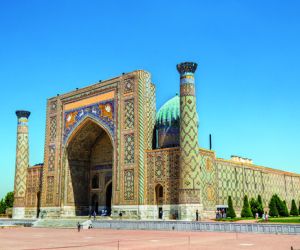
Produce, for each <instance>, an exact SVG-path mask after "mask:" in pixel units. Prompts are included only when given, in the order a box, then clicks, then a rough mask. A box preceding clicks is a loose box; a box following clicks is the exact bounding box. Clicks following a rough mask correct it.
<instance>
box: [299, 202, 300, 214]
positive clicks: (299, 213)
mask: <svg viewBox="0 0 300 250" xmlns="http://www.w3.org/2000/svg"><path fill="white" fill-rule="evenodd" d="M299 214H300V201H299Z"/></svg>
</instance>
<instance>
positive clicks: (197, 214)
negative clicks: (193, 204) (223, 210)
mask: <svg viewBox="0 0 300 250" xmlns="http://www.w3.org/2000/svg"><path fill="white" fill-rule="evenodd" d="M198 220H199V212H198V209H197V210H196V221H198Z"/></svg>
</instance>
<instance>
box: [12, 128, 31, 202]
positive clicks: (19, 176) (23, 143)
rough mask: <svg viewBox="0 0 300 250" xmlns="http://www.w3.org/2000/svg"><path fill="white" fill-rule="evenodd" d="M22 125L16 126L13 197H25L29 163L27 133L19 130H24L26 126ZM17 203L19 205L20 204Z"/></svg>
mask: <svg viewBox="0 0 300 250" xmlns="http://www.w3.org/2000/svg"><path fill="white" fill-rule="evenodd" d="M22 127H23V128H20V126H18V134H17V152H16V154H17V155H16V176H15V194H14V196H15V197H25V192H26V177H27V168H28V164H29V146H28V133H20V132H19V131H20V130H22V131H26V130H27V127H25V126H22ZM24 127H25V128H26V130H25V129H24ZM19 205H20V206H21V205H22V204H19ZM23 205H24V204H23Z"/></svg>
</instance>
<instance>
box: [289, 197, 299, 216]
mask: <svg viewBox="0 0 300 250" xmlns="http://www.w3.org/2000/svg"><path fill="white" fill-rule="evenodd" d="M290 214H291V215H294V216H298V215H299V211H298V209H297V206H296V202H295V200H294V199H293V200H292V206H291V212H290Z"/></svg>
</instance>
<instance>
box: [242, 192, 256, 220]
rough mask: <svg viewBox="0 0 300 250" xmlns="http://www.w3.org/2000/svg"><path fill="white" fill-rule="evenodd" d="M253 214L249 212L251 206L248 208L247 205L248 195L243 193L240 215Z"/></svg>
mask: <svg viewBox="0 0 300 250" xmlns="http://www.w3.org/2000/svg"><path fill="white" fill-rule="evenodd" d="M252 216H253V214H252V212H251V208H250V205H249V202H248V196H247V195H245V196H244V204H243V209H242V212H241V217H252Z"/></svg>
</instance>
